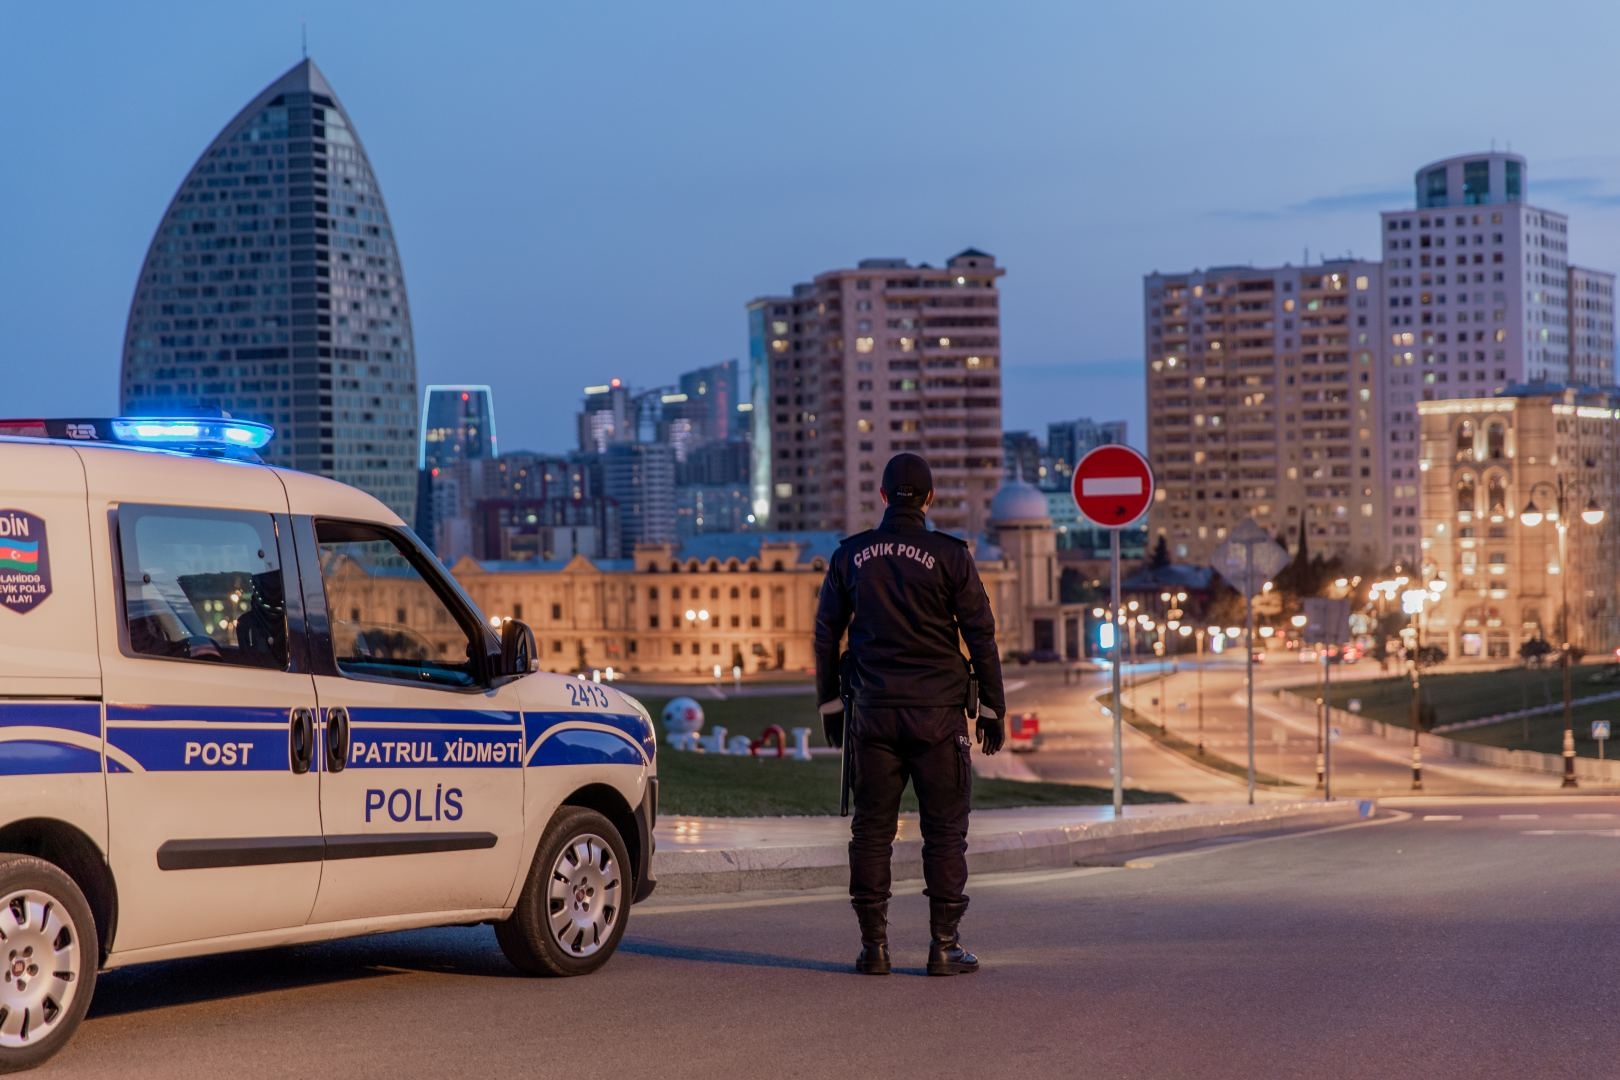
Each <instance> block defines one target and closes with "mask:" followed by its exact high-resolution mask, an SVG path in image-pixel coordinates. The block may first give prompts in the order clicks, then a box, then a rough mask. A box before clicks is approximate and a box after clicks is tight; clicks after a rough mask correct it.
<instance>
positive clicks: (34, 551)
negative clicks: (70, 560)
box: [0, 510, 51, 615]
mask: <svg viewBox="0 0 1620 1080" xmlns="http://www.w3.org/2000/svg"><path fill="white" fill-rule="evenodd" d="M50 595H51V556H50V549H49V548H48V547H47V546H46V543H45V519H44V518H40V517H36V516H35V515H33V514H29V513H25V512H23V511H21V510H0V607H4V608H9V609H11V610H12V611H15V612H17V613H18V614H20V615H26V614H28V613H29V612H30V611H32V610H34V608H36V607H38V606H39V605H40V604H41V603H43V602H44V600H45V598H46V597H48V596H50Z"/></svg>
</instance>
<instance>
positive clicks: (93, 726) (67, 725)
mask: <svg viewBox="0 0 1620 1080" xmlns="http://www.w3.org/2000/svg"><path fill="white" fill-rule="evenodd" d="M4 727H54V728H64V729H66V730H68V731H77V732H79V733H80V734H81V735H93V736H95V737H96V738H100V737H101V706H100V705H98V704H96V703H95V702H93V701H0V728H4ZM97 771H98V772H99V771H100V766H97Z"/></svg>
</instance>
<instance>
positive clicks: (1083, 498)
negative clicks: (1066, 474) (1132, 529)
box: [1073, 445, 1153, 529]
mask: <svg viewBox="0 0 1620 1080" xmlns="http://www.w3.org/2000/svg"><path fill="white" fill-rule="evenodd" d="M1073 491H1074V504H1075V505H1076V506H1078V507H1079V508H1080V516H1081V517H1084V518H1085V519H1086V520H1087V521H1089V522H1091V523H1092V524H1094V525H1099V526H1101V527H1102V528H1104V529H1123V528H1125V527H1126V526H1127V525H1129V524H1131V523H1132V522H1133V521H1135V520H1136V519H1137V518H1139V517H1141V516H1142V515H1143V514H1145V513H1147V509H1148V507H1149V506H1151V505H1152V503H1153V470H1152V469H1151V468H1149V467H1148V463H1147V458H1145V457H1143V456H1142V455H1141V454H1138V453H1137V452H1136V451H1135V450H1132V449H1131V448H1130V447H1128V446H1115V445H1110V446H1099V447H1097V448H1096V449H1095V450H1093V451H1091V452H1090V453H1089V454H1087V455H1086V456H1085V457H1083V458H1081V459H1080V464H1078V465H1076V466H1075V467H1074V480H1073Z"/></svg>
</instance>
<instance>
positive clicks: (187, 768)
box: [107, 710, 292, 773]
mask: <svg viewBox="0 0 1620 1080" xmlns="http://www.w3.org/2000/svg"><path fill="white" fill-rule="evenodd" d="M272 711H277V710H272ZM282 718H283V720H285V716H283V717H282ZM107 745H108V746H109V747H111V748H114V749H118V750H122V751H123V752H124V753H126V754H128V755H129V756H130V757H132V758H134V759H135V760H136V761H138V762H140V764H141V767H142V768H144V769H146V770H147V771H148V772H209V773H219V772H286V771H288V770H289V769H291V767H292V765H291V762H290V761H289V758H288V755H289V753H290V750H289V745H288V729H287V728H286V727H281V728H279V729H277V730H274V731H264V730H243V729H242V728H233V727H231V726H230V724H229V722H227V721H225V720H221V721H218V722H215V723H210V724H206V725H202V724H199V725H198V726H197V727H194V728H112V729H110V730H109V731H108V732H107Z"/></svg>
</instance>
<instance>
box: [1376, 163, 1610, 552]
mask: <svg viewBox="0 0 1620 1080" xmlns="http://www.w3.org/2000/svg"><path fill="white" fill-rule="evenodd" d="M1415 180H1416V206H1415V207H1414V208H1413V209H1409V210H1391V211H1386V212H1385V213H1384V214H1383V248H1384V268H1385V304H1386V312H1385V315H1386V320H1385V321H1386V324H1387V335H1386V337H1385V340H1384V344H1383V353H1384V356H1385V358H1386V360H1387V363H1386V364H1385V365H1384V375H1385V383H1386V389H1385V393H1384V395H1383V407H1384V410H1385V416H1384V423H1385V426H1386V429H1387V430H1388V432H1389V444H1388V453H1389V472H1388V477H1389V492H1388V495H1389V513H1390V526H1391V528H1390V541H1391V543H1390V548H1391V555H1392V557H1393V558H1394V559H1396V560H1398V561H1403V562H1406V563H1408V564H1410V563H1411V562H1413V561H1414V560H1415V559H1416V558H1417V557H1418V538H1419V534H1420V528H1419V522H1418V514H1419V509H1418V507H1419V486H1420V477H1419V476H1418V427H1419V423H1418V415H1417V406H1418V404H1419V403H1420V402H1424V401H1436V400H1442V399H1461V398H1474V397H1485V396H1488V395H1490V394H1492V393H1495V392H1496V391H1498V390H1500V389H1502V388H1504V387H1506V386H1509V385H1514V384H1539V385H1544V386H1558V387H1561V386H1566V385H1584V386H1590V387H1609V386H1613V385H1614V275H1613V274H1610V273H1606V272H1603V271H1596V270H1584V269H1581V268H1579V267H1575V266H1572V265H1570V262H1569V219H1568V218H1567V217H1566V216H1565V215H1563V214H1560V213H1557V212H1555V211H1552V210H1545V209H1541V208H1538V207H1535V206H1532V205H1530V203H1529V202H1528V201H1527V200H1528V193H1529V167H1528V166H1527V165H1526V163H1525V159H1524V158H1523V157H1520V156H1519V155H1517V154H1509V153H1500V152H1492V153H1488V154H1467V155H1463V156H1460V157H1454V158H1447V159H1445V160H1443V161H1437V162H1434V163H1433V164H1430V165H1425V166H1424V167H1423V168H1421V169H1419V170H1418V171H1417V174H1416V178H1415Z"/></svg>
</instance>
